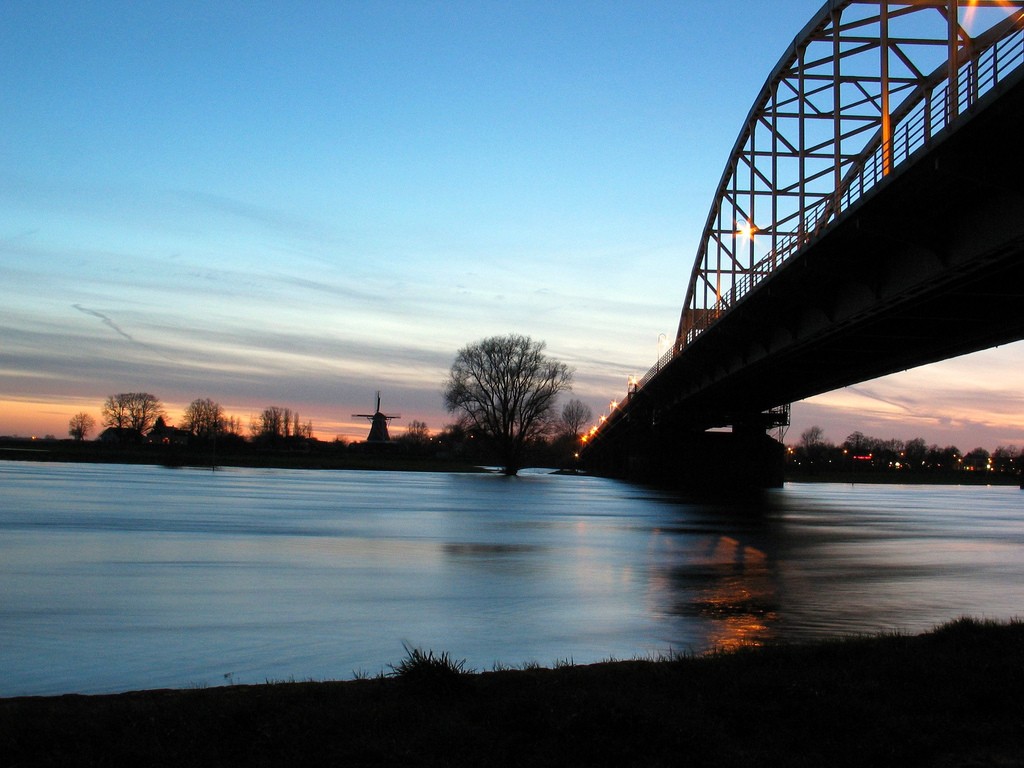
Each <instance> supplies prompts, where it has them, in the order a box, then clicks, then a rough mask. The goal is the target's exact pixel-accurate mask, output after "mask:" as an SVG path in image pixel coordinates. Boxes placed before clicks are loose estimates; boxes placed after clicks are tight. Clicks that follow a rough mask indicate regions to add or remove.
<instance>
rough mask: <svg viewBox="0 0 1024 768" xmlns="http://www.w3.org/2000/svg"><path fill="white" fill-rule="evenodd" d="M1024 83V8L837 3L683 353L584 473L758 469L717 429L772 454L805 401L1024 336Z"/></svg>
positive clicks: (739, 189) (774, 76)
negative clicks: (772, 432)
mask: <svg viewBox="0 0 1024 768" xmlns="http://www.w3.org/2000/svg"><path fill="white" fill-rule="evenodd" d="M1022 65H1024V0H973V2H964V0H902V1H901V2H895V1H890V0H829V2H826V3H825V4H824V5H823V6H822V7H821V8H820V9H819V10H818V11H817V13H816V14H814V16H813V17H812V18H811V20H810V21H809V22H808V24H807V25H805V26H804V28H803V30H802V31H800V33H799V34H798V35H797V36H796V37H795V39H794V41H793V43H792V45H790V46H789V48H788V49H787V50H786V52H785V53H784V54H783V56H782V58H781V59H780V60H779V62H778V64H777V65H776V66H775V68H774V69H773V70H772V72H771V73H770V74H769V76H768V78H767V80H766V81H765V83H764V85H763V86H762V88H761V90H760V92H759V93H758V95H757V97H756V99H755V100H754V104H753V106H752V107H751V109H750V112H749V113H748V115H747V117H746V120H745V121H744V123H743V125H742V126H741V128H740V132H739V135H738V137H737V139H736V142H735V144H734V146H733V149H732V151H731V153H730V155H729V157H728V159H727V161H726V163H725V171H724V172H723V175H722V177H721V179H720V181H719V184H718V187H717V188H716V191H715V195H714V198H713V201H712V204H711V208H710V212H709V214H708V217H707V220H706V223H705V227H704V230H703V233H702V235H701V239H700V241H699V242H698V245H697V253H696V258H695V260H694V265H693V269H692V272H691V275H690V280H689V283H688V285H687V288H686V293H685V296H684V298H683V308H682V312H681V314H680V319H679V325H678V329H677V332H676V338H675V340H674V342H673V343H671V344H670V345H668V348H667V351H666V352H665V353H664V354H663V355H662V354H660V353H661V343H660V342H661V337H660V336H659V357H658V359H657V361H656V362H655V364H654V365H653V366H652V367H651V369H650V370H649V371H648V372H647V373H646V374H645V375H644V376H642V377H640V379H639V380H638V381H637V382H636V384H635V387H634V385H633V380H632V379H630V384H629V387H630V388H629V390H628V393H627V397H626V398H625V399H624V401H623V402H622V403H621V405H620V404H619V403H617V402H616V403H614V404H613V406H612V408H611V409H610V410H611V415H610V416H609V417H608V419H607V420H606V421H602V423H601V430H600V432H599V433H598V434H597V435H595V438H594V439H592V440H591V441H590V444H589V445H588V447H587V452H586V453H585V454H584V459H588V460H589V458H590V457H594V458H595V459H597V458H599V457H600V456H601V455H602V454H601V451H603V452H604V454H603V455H604V456H605V458H606V465H607V466H608V467H609V470H608V471H609V472H611V473H615V472H619V473H623V472H624V471H625V470H624V469H623V467H624V466H626V465H629V466H633V465H637V464H644V465H646V466H647V470H648V471H649V472H650V471H673V470H672V468H671V467H674V466H680V465H682V464H684V463H686V462H684V461H683V459H682V455H683V454H684V453H685V454H686V456H687V457H692V456H693V455H694V452H693V451H689V452H687V451H683V450H682V449H679V448H678V447H677V446H678V444H679V442H680V441H682V440H685V439H690V438H692V439H693V440H694V441H696V442H699V441H701V440H703V441H704V443H703V444H705V445H710V444H711V443H712V442H715V443H716V445H717V446H718V448H716V450H718V449H722V451H723V455H728V454H729V451H732V452H733V454H732V455H739V453H742V451H739V450H738V449H737V448H735V447H733V448H722V446H723V445H725V443H724V442H723V441H722V440H718V438H717V437H715V438H712V437H707V436H706V431H707V430H709V429H712V428H717V427H732V429H733V434H736V435H742V436H743V438H742V439H743V440H745V441H746V442H745V443H744V446H745V447H744V448H743V450H750V449H751V446H755V444H756V445H760V446H761V448H764V449H765V450H766V451H768V452H769V453H770V452H771V450H774V449H771V450H769V449H768V448H767V446H765V444H764V443H763V441H760V440H758V439H756V435H757V433H758V432H760V438H764V437H766V436H765V430H767V429H769V428H775V427H782V426H784V425H786V424H788V414H789V412H788V407H789V406H788V403H790V402H794V401H796V400H801V399H804V398H806V397H810V396H812V395H815V394H820V393H822V392H827V391H832V390H835V389H838V388H841V387H843V386H848V385H850V384H853V383H856V382H859V381H864V380H867V379H871V378H876V377H878V376H882V375H885V374H887V373H892V372H895V371H898V370H904V369H906V368H910V367H914V366H917V365H922V364H926V363H930V362H935V361H938V360H942V359H946V358H948V357H954V356H957V355H961V354H966V353H968V352H973V351H977V350H980V349H985V348H989V347H992V346H997V345H999V344H1004V343H1009V342H1011V341H1016V340H1018V339H1020V338H1024V318H1022V317H1021V313H1020V312H1019V305H1020V297H1021V292H1022V289H1021V285H1024V202H1022V201H1024V196H1022V195H1021V194H1020V192H1021V186H1020V185H1021V182H1020V179H1021V178H1022V177H1024V165H1022V162H1021V153H1020V150H1019V137H1020V136H1021V135H1024V66H1022ZM754 222H757V224H756V225H755V224H754ZM988 317H992V318H994V322H991V323H988V322H986V320H987V319H988ZM679 435H689V436H690V438H685V437H682V438H681V437H678V436H679ZM702 435H704V437H701V436H702ZM739 442H740V439H739V438H737V440H736V444H737V445H738V444H739ZM613 443H614V445H613ZM606 446H607V449H606ZM637 450H639V451H641V452H643V455H641V456H639V457H638V456H636V455H634V453H633V452H635V451H637ZM758 450H760V449H758ZM659 451H660V452H662V453H672V454H673V459H672V461H671V462H670V461H669V460H667V459H665V460H663V459H662V458H661V457H659V455H658V453H659ZM765 455H767V454H765ZM779 455H780V456H781V455H782V453H780V454H779ZM597 463H598V462H597V461H595V464H597ZM656 466H658V467H661V468H662V469H660V470H654V469H652V468H653V467H656ZM709 466H710V465H709ZM780 466H781V463H780ZM599 471H600V470H599ZM780 472H781V470H780ZM779 476H780V477H781V474H780V475H779Z"/></svg>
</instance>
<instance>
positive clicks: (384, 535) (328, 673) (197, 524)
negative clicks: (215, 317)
mask: <svg viewBox="0 0 1024 768" xmlns="http://www.w3.org/2000/svg"><path fill="white" fill-rule="evenodd" d="M1022 614H1024V493H1022V492H1021V491H1020V490H1018V489H1016V488H1013V487H977V486H970V487H967V486H879V485H840V484H789V485H787V486H786V487H785V488H782V489H779V490H773V491H768V492H766V493H765V495H764V497H763V498H762V499H760V500H759V501H758V502H757V503H748V504H746V505H743V506H734V505H728V504H708V503H694V502H687V501H683V500H680V499H678V498H676V497H675V496H673V495H671V494H669V493H665V492H660V491H656V490H652V489H648V488H643V487H637V486H632V485H628V484H625V483H622V482H618V481H614V480H608V479H603V478H594V477H584V476H563V475H552V474H547V473H540V472H527V473H524V474H523V475H521V476H520V477H517V478H506V477H502V476H500V475H490V474H441V473H397V472H361V471H302V470H274V469H233V468H224V469H220V470H218V471H216V472H211V471H209V470H198V469H171V468H166V467H155V466H123V465H100V464H51V463H32V462H3V461H0V696H16V695H29V694H31V695H35V694H60V693H69V692H79V693H103V692H114V691H124V690H131V689H141V688H161V687H178V688H180V687H190V686H209V685H224V684H231V683H261V682H265V681H267V680H307V679H313V680H326V679H349V678H351V677H353V676H354V675H364V674H368V675H376V674H379V673H380V672H382V671H383V672H387V671H389V667H388V664H389V663H397V662H399V661H400V660H401V658H402V657H403V656H404V654H405V651H404V649H403V644H405V645H407V646H409V647H421V648H423V649H424V650H426V649H433V650H434V651H436V652H440V651H447V652H449V653H450V654H451V656H452V657H453V658H455V659H465V660H466V665H467V667H470V668H474V669H477V670H484V669H491V668H493V667H494V666H495V665H496V664H498V665H511V666H516V665H521V664H524V663H532V662H537V663H540V664H542V665H545V666H550V665H553V664H557V663H564V662H572V663H577V664H580V663H589V662H594V661H600V660H603V659H607V658H612V657H614V658H633V657H637V656H640V657H644V656H651V655H658V654H666V653H669V652H678V651H686V652H701V651H704V650H707V649H709V648H716V647H719V648H729V647H734V646H736V645H738V644H742V643H765V642H772V641H792V640H803V639H810V638H815V637H821V636H826V635H835V634H852V633H877V632H881V631H894V630H895V631H901V632H919V631H924V630H928V629H930V628H932V627H933V626H935V625H936V624H939V623H942V622H944V621H947V620H950V619H953V618H956V617H959V616H975V617H980V618H991V619H1010V618H1014V617H1020V616H1021V615H1022Z"/></svg>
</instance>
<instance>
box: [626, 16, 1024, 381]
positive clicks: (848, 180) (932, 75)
mask: <svg viewBox="0 0 1024 768" xmlns="http://www.w3.org/2000/svg"><path fill="white" fill-rule="evenodd" d="M1022 63H1024V0H903V1H902V2H891V1H888V0H844V1H839V0H832V1H830V2H828V3H826V4H825V5H824V6H823V7H822V8H821V9H820V10H819V11H818V13H817V14H816V15H815V17H814V18H813V19H812V20H811V21H810V22H809V23H808V25H807V26H806V27H805V28H804V30H803V31H802V32H801V34H800V35H798V36H797V38H796V39H795V41H794V42H793V44H792V45H791V46H790V48H789V49H788V51H787V52H786V54H785V55H784V56H783V57H782V59H781V60H780V61H779V63H778V64H777V65H776V67H775V69H774V70H773V72H772V73H771V75H770V76H769V77H768V79H767V81H766V82H765V84H764V86H763V87H762V89H761V91H760V93H759V95H758V98H757V100H756V101H755V103H754V106H753V107H752V108H751V110H750V113H749V114H748V116H747V119H746V121H745V122H744V125H743V128H742V130H741V131H740V134H739V136H738V138H737V140H736V144H735V146H734V148H733V150H732V153H731V154H730V157H729V160H728V162H727V163H726V168H725V171H724V173H723V175H722V178H721V181H720V182H719V185H718V189H717V192H716V195H715V199H714V202H713V204H712V206H711V210H710V212H709V214H708V218H707V222H706V224H705V228H704V232H703V235H702V238H701V241H700V244H699V247H698V251H697V257H696V259H695V262H694V267H693V271H692V273H691V277H690V281H689V284H688V286H687V292H686V297H685V300H684V304H683V312H682V315H681V317H680V322H679V328H678V331H677V338H676V343H675V344H674V345H673V347H672V348H671V349H670V350H669V351H668V352H667V353H666V360H661V361H659V363H658V365H657V366H656V368H660V367H662V366H663V365H664V363H665V362H666V361H667V359H671V358H672V357H674V356H675V355H677V354H678V353H679V352H681V351H682V349H683V348H685V347H686V346H687V345H688V344H689V343H691V342H692V341H693V340H694V339H695V338H696V337H697V336H698V335H699V334H700V333H702V332H703V331H705V330H706V329H707V328H708V327H709V326H710V325H711V324H712V323H714V322H715V321H716V320H717V319H718V318H719V317H721V316H722V315H723V314H724V313H725V312H728V311H729V310H730V309H731V308H732V307H734V306H735V305H736V304H737V303H738V302H739V301H740V300H741V299H742V298H743V297H744V296H745V295H746V293H748V292H749V291H750V290H751V289H752V288H753V287H754V286H755V285H756V284H757V283H759V282H760V281H761V280H763V279H764V278H765V277H767V276H768V275H769V274H771V273H772V272H773V271H774V270H775V269H777V268H778V267H779V266H780V265H781V264H782V263H784V262H785V261H786V260H787V259H788V258H789V257H790V256H791V255H792V254H793V253H795V252H796V251H797V250H798V249H799V248H801V247H803V246H804V245H805V244H807V243H808V242H810V241H811V240H813V239H814V238H815V237H816V236H818V235H819V234H820V233H821V232H822V231H823V230H824V229H825V228H826V227H828V226H829V225H830V224H831V223H832V222H833V221H834V220H835V218H836V216H837V215H838V214H840V213H841V212H842V211H843V210H845V209H846V208H849V207H850V206H851V205H853V204H854V203H855V202H856V201H857V200H859V199H860V198H861V197H862V196H863V195H864V194H865V192H867V191H868V190H870V189H871V188H872V187H873V186H874V185H875V184H877V183H878V182H879V181H881V180H882V179H883V178H885V177H886V176H887V175H888V174H889V173H891V172H892V170H893V168H894V167H896V166H898V165H899V164H900V163H902V162H905V161H906V160H907V159H908V158H909V157H910V156H911V155H912V154H914V152H915V151H917V150H918V149H920V148H921V147H922V146H924V145H925V144H927V143H928V141H930V139H931V138H932V137H933V136H934V135H936V134H938V133H940V132H941V131H942V130H944V129H945V128H946V127H947V126H949V125H950V124H951V123H952V122H953V121H954V120H955V119H956V118H957V116H958V115H959V114H961V113H962V112H964V111H966V110H968V109H970V107H971V106H972V105H973V104H974V103H976V102H977V101H978V99H979V98H981V97H982V96H983V95H984V94H985V93H987V92H988V91H989V90H991V89H992V88H993V87H994V86H995V85H997V84H998V83H999V82H1000V80H1001V79H1002V78H1003V77H1004V76H1005V75H1006V74H1007V73H1008V72H1010V71H1012V70H1013V69H1015V68H1017V67H1019V66H1020V65H1021V64H1022ZM655 372H656V371H655ZM643 383H645V382H643V381H641V386H642V384H643Z"/></svg>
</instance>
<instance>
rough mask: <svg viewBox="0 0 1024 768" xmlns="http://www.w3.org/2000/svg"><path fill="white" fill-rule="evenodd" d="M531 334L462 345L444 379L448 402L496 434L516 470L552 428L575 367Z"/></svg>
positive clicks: (511, 470) (476, 426) (508, 466)
mask: <svg viewBox="0 0 1024 768" xmlns="http://www.w3.org/2000/svg"><path fill="white" fill-rule="evenodd" d="M544 347H545V345H544V343H543V342H536V341H533V340H532V339H530V337H529V336H520V335H517V334H512V335H509V336H492V337H490V338H487V339H483V340H482V341H479V342H477V343H475V344H470V345H468V346H466V347H463V348H462V349H461V350H459V352H458V354H457V355H456V356H455V362H454V363H452V367H451V371H450V372H449V374H448V379H447V381H446V382H445V385H444V402H445V406H446V407H447V408H448V410H449V411H452V412H456V413H458V414H460V416H461V418H462V419H463V420H464V421H465V422H466V423H467V426H469V427H470V428H471V429H473V430H475V431H476V432H478V433H479V434H481V435H482V436H484V437H486V438H488V439H489V440H491V441H492V442H493V443H494V445H495V447H496V449H497V452H498V458H499V460H500V461H501V462H502V464H503V465H504V469H505V474H507V475H515V474H516V473H517V472H518V471H519V468H520V466H521V463H522V459H523V451H524V448H525V446H526V444H527V442H528V441H530V440H532V439H534V438H537V437H540V436H542V435H544V434H546V433H547V432H549V431H550V429H551V426H552V422H553V421H554V419H553V416H552V414H553V410H554V406H555V401H556V400H557V398H558V395H559V393H560V392H562V391H563V390H567V389H569V388H570V387H571V384H572V370H571V369H570V368H569V367H568V366H566V365H565V364H564V363H560V362H558V361H556V360H552V359H550V358H548V357H547V356H545V355H544Z"/></svg>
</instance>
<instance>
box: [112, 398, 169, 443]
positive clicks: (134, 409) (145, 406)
mask: <svg viewBox="0 0 1024 768" xmlns="http://www.w3.org/2000/svg"><path fill="white" fill-rule="evenodd" d="M163 415H165V413H164V407H163V404H162V403H161V402H160V401H159V400H158V399H157V398H156V396H154V395H151V394H149V392H122V393H120V394H117V395H111V396H110V397H108V398H107V399H106V402H104V403H103V425H104V426H107V427H116V428H118V429H126V428H127V429H134V430H135V431H136V432H138V433H139V434H145V433H146V432H148V431H149V430H150V429H151V428H152V427H153V424H155V423H156V420H157V417H158V416H163Z"/></svg>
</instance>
